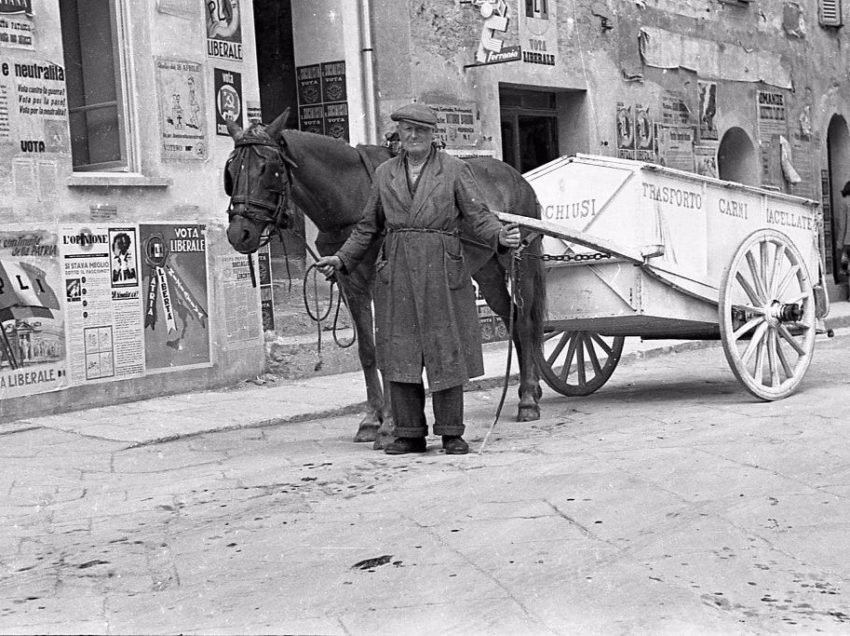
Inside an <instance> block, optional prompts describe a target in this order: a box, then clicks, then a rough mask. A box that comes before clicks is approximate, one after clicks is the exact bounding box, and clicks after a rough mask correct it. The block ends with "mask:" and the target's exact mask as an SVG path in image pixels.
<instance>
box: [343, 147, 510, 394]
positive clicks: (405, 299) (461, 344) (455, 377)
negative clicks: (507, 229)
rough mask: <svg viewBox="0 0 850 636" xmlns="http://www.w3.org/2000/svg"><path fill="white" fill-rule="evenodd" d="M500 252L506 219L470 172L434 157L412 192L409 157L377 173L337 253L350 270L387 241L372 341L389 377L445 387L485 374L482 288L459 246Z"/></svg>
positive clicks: (461, 165) (452, 159)
mask: <svg viewBox="0 0 850 636" xmlns="http://www.w3.org/2000/svg"><path fill="white" fill-rule="evenodd" d="M462 221H463V223H464V226H465V228H466V229H467V230H470V231H471V232H472V234H474V235H475V237H477V239H478V241H480V242H481V243H484V244H486V245H487V246H488V247H489V248H490V249H493V250H496V249H499V229H500V228H501V223H500V222H499V219H498V217H497V216H496V215H495V214H494V213H493V212H491V211H490V210H489V209H488V207H487V205H486V204H485V203H484V198H483V196H482V193H481V191H480V189H479V185H478V183H477V182H476V180H475V177H474V176H473V175H472V171H471V170H470V168H469V166H468V165H467V164H466V163H465V162H463V161H461V160H460V159H457V158H455V157H452V156H451V155H448V154H445V153H443V152H438V151H436V150H433V149H432V151H431V154H430V156H429V158H428V161H427V163H426V164H425V166H424V167H423V168H422V172H421V175H420V177H419V181H418V183H417V184H416V185H415V189H413V187H412V186H411V185H410V184H409V181H408V176H407V168H406V163H405V153H404V152H402V153H401V154H399V155H398V156H396V157H394V158H393V159H390V160H389V161H386V162H384V163H383V164H381V165H380V166H378V168H377V169H376V170H375V180H374V182H373V184H372V191H371V193H370V196H369V200H368V202H367V204H366V207H365V209H364V213H363V218H362V219H361V221H360V222H359V223H358V224H357V226H356V227H355V229H354V230H353V232H352V234H351V236H350V237H349V239H348V240H347V241H346V243H345V245H343V246H342V248H340V250H339V251H338V252H337V256H339V257H340V259H341V260H342V263H343V267H345V268H346V269H347V270H348V271H352V269H353V268H354V267H355V266H356V265H357V263H358V262H359V260H360V259H361V258H362V257H363V256H364V255H365V254H366V252H367V250H368V248H369V247H370V246H371V245H372V244H373V243H374V242H375V241H377V240H380V238H381V236H382V235H384V234H385V235H384V243H383V247H382V249H381V251H380V252H379V256H378V261H377V264H376V267H377V275H376V282H375V339H376V347H377V363H378V368H379V369H381V372H382V373H383V375H384V378H385V379H386V380H390V381H393V382H410V383H419V382H422V368H423V364H424V368H425V371H426V374H427V377H428V384H429V386H430V387H431V389H432V390H435V391H441V390H443V389H448V388H451V387H454V386H458V385H461V384H463V383H464V382H466V381H467V380H468V379H469V378H473V377H476V376H479V375H482V374H483V373H484V363H483V359H482V355H481V330H480V325H479V319H478V309H477V307H476V305H475V292H474V289H473V286H472V281H471V279H470V274H469V271H468V269H467V266H466V261H465V259H464V255H463V249H462V246H461V240H460V236H459V234H460V227H461V222H462Z"/></svg>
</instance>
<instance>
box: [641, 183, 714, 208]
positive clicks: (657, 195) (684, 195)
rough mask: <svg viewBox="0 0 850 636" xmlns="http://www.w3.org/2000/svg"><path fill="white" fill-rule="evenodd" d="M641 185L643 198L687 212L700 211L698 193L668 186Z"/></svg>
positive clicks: (700, 204)
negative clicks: (687, 210) (671, 205)
mask: <svg viewBox="0 0 850 636" xmlns="http://www.w3.org/2000/svg"><path fill="white" fill-rule="evenodd" d="M642 185H643V196H644V197H646V198H647V199H652V200H653V201H659V202H661V203H671V204H673V205H678V206H679V207H680V208H687V209H689V210H702V195H701V194H700V193H699V192H690V191H689V190H682V189H681V188H671V187H670V186H657V185H654V184H652V183H643V184H642Z"/></svg>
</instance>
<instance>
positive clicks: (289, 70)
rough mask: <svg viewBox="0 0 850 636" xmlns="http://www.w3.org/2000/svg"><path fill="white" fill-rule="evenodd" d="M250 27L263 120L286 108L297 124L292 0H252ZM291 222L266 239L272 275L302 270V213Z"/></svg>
mask: <svg viewBox="0 0 850 636" xmlns="http://www.w3.org/2000/svg"><path fill="white" fill-rule="evenodd" d="M254 29H255V33H256V51H257V76H258V80H259V83H260V108H261V110H262V113H263V122H265V123H270V122H271V121H272V120H273V119H275V118H276V117H277V116H278V115H280V114H281V113H282V112H283V111H284V110H286V109H287V108H289V113H290V114H289V127H290V128H298V89H297V83H296V75H295V53H294V50H293V39H292V0H255V2H254ZM292 223H293V226H292V228H290V229H287V230H285V231H284V233H283V244H281V242H280V241H278V240H277V239H276V238H275V239H274V240H272V242H271V243H270V247H271V254H272V276H273V277H274V278H276V279H280V278H290V277H291V278H295V279H297V278H300V277H301V276H302V275H303V273H304V269H305V254H306V249H305V241H304V215H303V214H302V213H301V212H300V211H298V210H295V211H294V214H293V218H292Z"/></svg>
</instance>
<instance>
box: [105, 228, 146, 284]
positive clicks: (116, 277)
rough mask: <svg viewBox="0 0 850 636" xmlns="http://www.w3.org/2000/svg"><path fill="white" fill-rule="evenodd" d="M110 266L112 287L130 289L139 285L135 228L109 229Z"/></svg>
mask: <svg viewBox="0 0 850 636" xmlns="http://www.w3.org/2000/svg"><path fill="white" fill-rule="evenodd" d="M109 245H110V250H111V251H110V256H111V258H110V264H111V269H112V286H113V287H130V286H135V285H138V284H139V267H138V259H137V248H136V228H134V227H119V228H114V227H111V228H109Z"/></svg>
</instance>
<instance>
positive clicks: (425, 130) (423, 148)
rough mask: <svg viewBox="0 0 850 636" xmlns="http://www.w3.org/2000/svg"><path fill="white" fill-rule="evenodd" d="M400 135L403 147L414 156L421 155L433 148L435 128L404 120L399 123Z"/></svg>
mask: <svg viewBox="0 0 850 636" xmlns="http://www.w3.org/2000/svg"><path fill="white" fill-rule="evenodd" d="M398 137H399V141H400V142H401V147H402V148H404V149H405V150H406V151H407V152H408V153H410V154H412V155H413V156H420V157H421V156H423V155H425V154H427V153H428V152H430V150H431V140H432V139H433V138H434V129H433V128H431V127H430V126H420V125H418V124H414V123H411V122H409V121H402V122H399V124H398Z"/></svg>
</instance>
